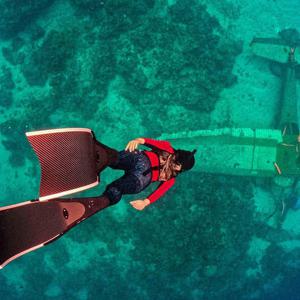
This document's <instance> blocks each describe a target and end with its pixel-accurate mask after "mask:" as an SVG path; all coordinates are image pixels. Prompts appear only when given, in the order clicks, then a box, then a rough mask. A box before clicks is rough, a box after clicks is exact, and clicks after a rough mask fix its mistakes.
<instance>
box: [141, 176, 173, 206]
mask: <svg viewBox="0 0 300 300" xmlns="http://www.w3.org/2000/svg"><path fill="white" fill-rule="evenodd" d="M174 183H175V178H174V177H173V178H171V179H169V180H167V181H163V182H162V183H160V185H159V186H158V187H157V189H156V190H155V191H154V192H153V193H152V194H151V195H149V196H148V197H147V198H148V199H149V200H150V203H153V202H154V201H156V200H157V199H158V198H160V197H161V196H162V195H164V193H165V192H166V191H167V190H168V189H169V188H170V187H172V186H173V184H174Z"/></svg>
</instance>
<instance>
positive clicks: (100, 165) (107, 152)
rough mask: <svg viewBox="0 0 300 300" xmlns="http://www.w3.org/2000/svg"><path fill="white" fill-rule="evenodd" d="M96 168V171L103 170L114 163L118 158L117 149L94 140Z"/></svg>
mask: <svg viewBox="0 0 300 300" xmlns="http://www.w3.org/2000/svg"><path fill="white" fill-rule="evenodd" d="M95 151H96V169H97V173H99V172H101V171H103V170H104V169H105V168H106V167H107V166H110V165H111V164H114V163H115V162H116V161H117V159H118V156H119V154H118V151H117V150H115V149H113V148H110V147H108V146H106V145H104V144H102V143H100V142H99V141H97V140H95Z"/></svg>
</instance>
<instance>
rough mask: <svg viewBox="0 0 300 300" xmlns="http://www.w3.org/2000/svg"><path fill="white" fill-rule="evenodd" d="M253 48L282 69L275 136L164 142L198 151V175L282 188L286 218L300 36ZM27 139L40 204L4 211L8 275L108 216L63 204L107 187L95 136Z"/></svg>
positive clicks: (224, 133)
mask: <svg viewBox="0 0 300 300" xmlns="http://www.w3.org/2000/svg"><path fill="white" fill-rule="evenodd" d="M251 47H252V48H253V51H254V53H255V54H256V55H258V56H261V57H264V58H267V59H269V60H270V61H272V62H273V63H274V65H273V67H274V66H276V68H277V69H278V67H280V68H279V74H280V76H281V78H282V91H281V99H280V101H281V102H280V109H279V111H278V119H277V121H276V126H275V128H274V129H251V128H219V129H214V130H196V131H190V132H178V133H175V134H162V135H161V136H160V137H158V139H166V140H169V141H170V142H171V143H172V145H173V146H174V147H175V148H197V149H198V151H197V153H196V160H197V161H198V162H199V163H198V164H196V165H195V167H194V170H196V171H199V172H206V173H214V174H224V175H238V176H256V177H267V178H270V179H271V180H272V181H273V182H274V185H276V186H277V188H278V189H277V190H278V191H279V192H277V193H276V196H277V197H278V199H283V200H282V203H283V209H282V212H281V215H282V216H284V213H285V212H286V204H287V199H288V198H289V197H290V195H291V194H292V193H294V194H296V196H298V195H297V193H298V190H299V197H298V198H299V199H300V184H298V176H299V175H300V139H299V120H298V110H297V95H296V73H297V70H298V69H297V68H298V67H299V65H298V63H297V62H298V61H300V53H299V51H300V50H299V47H300V39H299V34H298V33H297V31H295V30H285V31H283V32H281V34H280V37H279V38H255V39H253V41H252V43H251ZM276 68H274V70H276ZM26 135H27V138H28V141H29V142H30V144H31V145H32V147H33V149H34V151H35V152H36V154H37V156H38V158H39V161H40V164H41V173H42V176H41V183H40V197H39V199H34V200H31V201H26V202H23V203H19V204H16V205H10V206H5V207H1V208H0V245H1V247H0V269H1V268H3V267H4V266H5V265H7V264H8V263H9V262H11V261H13V260H14V259H16V258H17V257H19V256H21V255H23V254H25V253H27V252H30V251H33V250H35V249H37V248H40V247H42V246H45V245H47V244H49V243H51V242H53V241H55V240H56V239H58V238H60V237H61V236H62V235H63V234H64V233H65V232H67V231H68V230H70V229H71V228H73V227H74V226H76V225H77V224H79V223H80V222H82V221H83V220H85V219H87V218H89V217H90V216H92V215H93V214H95V213H96V212H98V211H99V210H101V209H102V207H101V203H100V202H99V203H98V202H97V201H94V200H90V201H84V200H83V198H82V199H81V198H74V199H73V198H71V199H69V200H68V199H59V198H57V197H61V196H64V195H68V194H71V193H74V192H79V191H83V190H86V189H89V188H92V187H94V186H96V185H97V184H98V183H99V182H100V177H99V174H100V172H101V171H102V170H103V169H104V168H105V167H106V166H107V165H108V161H109V159H110V157H111V152H110V149H109V148H108V147H105V146H104V145H103V144H101V143H100V142H98V141H97V140H96V138H95V135H94V133H93V131H91V130H90V129H86V128H64V129H50V130H42V131H35V132H28V133H26ZM45 153H46V155H45ZM62 154H64V155H62ZM79 173H80V174H83V175H82V176H76V180H75V181H74V176H73V174H79ZM69 177H70V178H69ZM53 183H55V184H53ZM295 198H296V200H297V197H295ZM299 202H300V201H299ZM49 215H51V218H49Z"/></svg>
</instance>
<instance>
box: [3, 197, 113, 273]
mask: <svg viewBox="0 0 300 300" xmlns="http://www.w3.org/2000/svg"><path fill="white" fill-rule="evenodd" d="M108 205H109V200H108V198H107V197H89V198H74V199H52V200H46V201H39V200H33V201H26V202H23V203H20V204H16V205H10V206H6V207H2V208H0V269H2V268H3V267H4V266H5V265H7V264H8V263H9V262H11V261H13V260H14V259H16V258H18V257H20V256H21V255H24V254H26V253H28V252H30V251H33V250H35V249H38V248H40V247H42V246H45V245H47V244H49V243H50V242H53V241H54V240H56V239H58V238H59V237H61V236H62V235H63V234H64V233H65V232H67V231H68V230H70V229H71V228H72V227H74V226H75V225H77V224H78V223H80V222H81V221H83V220H85V219H87V218H89V217H90V216H92V215H93V214H95V213H96V212H98V211H100V210H101V209H104V208H105V207H107V206H108Z"/></svg>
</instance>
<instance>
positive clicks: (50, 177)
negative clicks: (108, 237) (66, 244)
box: [0, 128, 118, 268]
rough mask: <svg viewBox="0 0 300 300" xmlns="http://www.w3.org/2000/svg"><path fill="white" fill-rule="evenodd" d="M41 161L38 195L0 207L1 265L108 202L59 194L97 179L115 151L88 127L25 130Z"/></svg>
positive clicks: (111, 161) (47, 241)
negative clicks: (67, 197)
mask: <svg viewBox="0 0 300 300" xmlns="http://www.w3.org/2000/svg"><path fill="white" fill-rule="evenodd" d="M26 135H27V137H28V140H29V142H30V144H31V145H32V147H33V149H34V151H35V152H36V154H37V156H38V159H39V162H40V166H41V184H40V197H39V199H36V200H33V201H27V202H23V203H19V204H16V205H10V206H6V207H2V208H0V268H3V267H4V266H5V265H6V264H8V263H9V262H10V261H12V260H14V259H15V258H17V257H19V256H21V255H23V254H25V253H27V252H30V251H32V250H35V249H37V248H39V247H42V246H44V245H46V244H48V243H50V242H52V241H54V240H55V239H57V238H59V237H60V236H62V235H63V234H64V233H65V232H66V231H68V230H69V229H70V228H72V227H74V226H75V225H76V224H78V223H79V222H81V221H83V220H84V219H86V218H88V217H90V216H91V215H93V214H94V213H96V212H97V211H99V210H101V209H103V208H105V207H107V206H108V205H109V202H108V199H107V198H105V197H90V198H74V199H61V198H59V197H61V196H64V195H68V194H71V193H75V192H79V191H83V190H85V189H88V188H91V187H93V186H95V185H97V184H98V183H99V174H100V172H101V171H102V170H104V169H105V168H106V167H107V166H108V165H109V164H110V163H113V162H114V161H115V160H116V159H117V156H118V152H117V151H116V150H114V149H112V148H109V147H107V146H105V145H103V144H101V143H100V142H98V141H97V140H96V138H95V135H94V133H93V132H92V131H91V130H90V129H87V128H65V129H52V130H42V131H35V132H28V133H26Z"/></svg>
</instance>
